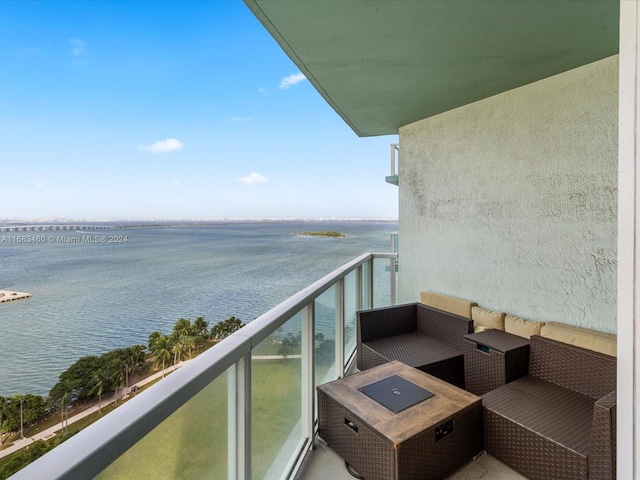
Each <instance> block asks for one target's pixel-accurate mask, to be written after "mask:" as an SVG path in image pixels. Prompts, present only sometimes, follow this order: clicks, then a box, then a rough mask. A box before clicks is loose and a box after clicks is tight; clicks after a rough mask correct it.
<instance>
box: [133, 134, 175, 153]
mask: <svg viewBox="0 0 640 480" xmlns="http://www.w3.org/2000/svg"><path fill="white" fill-rule="evenodd" d="M183 147H184V144H183V143H182V142H181V141H180V140H176V139H175V138H167V139H166V140H160V141H158V142H155V143H152V144H151V145H147V146H146V147H145V146H142V145H140V146H139V147H138V150H144V151H145V152H151V153H167V152H173V151H174V150H182V148H183Z"/></svg>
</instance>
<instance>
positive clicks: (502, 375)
mask: <svg viewBox="0 0 640 480" xmlns="http://www.w3.org/2000/svg"><path fill="white" fill-rule="evenodd" d="M464 341H465V351H464V362H465V365H464V380H465V388H466V389H467V390H468V391H469V392H471V393H474V394H475V395H483V394H485V393H487V392H489V391H491V390H494V389H496V388H498V387H500V386H502V385H504V384H506V383H509V382H512V381H513V380H516V379H517V378H520V377H522V376H524V375H526V374H527V373H528V372H529V340H528V339H526V338H523V337H519V336H517V335H513V334H511V333H507V332H504V331H502V330H495V329H492V330H485V331H484V332H479V333H470V334H468V335H465V336H464Z"/></svg>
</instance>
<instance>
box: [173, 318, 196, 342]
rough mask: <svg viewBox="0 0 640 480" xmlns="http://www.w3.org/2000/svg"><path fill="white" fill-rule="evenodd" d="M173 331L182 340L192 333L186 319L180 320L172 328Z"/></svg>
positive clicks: (189, 323)
mask: <svg viewBox="0 0 640 480" xmlns="http://www.w3.org/2000/svg"><path fill="white" fill-rule="evenodd" d="M173 331H174V332H177V333H178V334H179V335H180V336H181V337H183V338H184V337H188V336H189V335H191V332H192V327H191V321H190V320H187V319H186V318H180V319H179V320H178V321H177V322H176V324H175V325H174V326H173Z"/></svg>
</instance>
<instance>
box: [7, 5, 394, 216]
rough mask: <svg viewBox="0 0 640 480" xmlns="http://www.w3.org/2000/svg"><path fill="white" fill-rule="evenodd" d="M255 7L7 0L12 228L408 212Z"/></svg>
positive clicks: (382, 159)
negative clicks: (48, 222)
mask: <svg viewBox="0 0 640 480" xmlns="http://www.w3.org/2000/svg"><path fill="white" fill-rule="evenodd" d="M391 143H397V136H383V137H372V138H359V137H358V136H357V135H356V134H355V133H354V132H353V131H352V130H351V129H350V128H349V127H348V126H347V125H346V124H345V123H344V122H343V120H342V119H341V118H340V117H339V116H338V114H337V113H335V111H334V110H333V109H332V108H331V107H330V106H329V105H328V104H327V103H326V102H325V101H324V100H323V99H322V97H321V96H320V94H319V93H318V92H317V91H316V90H315V89H314V88H313V86H312V85H311V84H310V82H309V81H308V80H307V79H306V78H305V77H304V75H303V74H302V73H301V72H300V71H299V69H298V68H297V67H296V65H295V64H294V63H293V62H292V61H291V60H290V59H289V57H287V55H286V54H285V53H284V52H283V51H282V50H281V49H280V47H279V46H278V45H277V43H276V42H275V41H274V40H273V39H272V37H271V36H270V35H269V33H268V32H267V31H266V29H265V28H264V27H263V26H262V25H261V24H260V23H259V22H258V21H257V19H256V18H255V17H254V16H253V15H252V14H251V12H250V11H249V9H248V8H247V7H246V6H245V5H244V3H243V2H242V1H240V0H233V1H231V0H228V1H227V0H210V1H207V0H188V1H185V0H182V1H161V0H155V1H149V0H142V1H124V0H119V1H114V0H112V1H104V2H102V1H98V0H72V1H56V0H44V1H37V0H30V1H25V0H21V1H14V0H2V1H0V220H10V219H23V220H45V219H87V220H113V219H203V220H206V219H219V218H251V219H253V218H321V217H322V218H371V219H374V218H375V219H396V218H397V217H398V189H397V187H396V186H393V185H390V184H388V183H385V176H386V175H389V174H390V162H389V151H390V147H389V145H390V144H391Z"/></svg>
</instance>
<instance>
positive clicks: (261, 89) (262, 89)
mask: <svg viewBox="0 0 640 480" xmlns="http://www.w3.org/2000/svg"><path fill="white" fill-rule="evenodd" d="M266 91H267V89H266V88H259V89H258V92H260V93H264V92H266Z"/></svg>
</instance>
